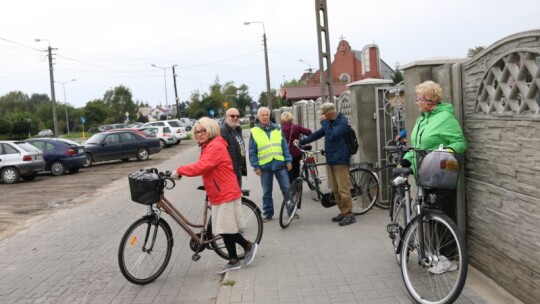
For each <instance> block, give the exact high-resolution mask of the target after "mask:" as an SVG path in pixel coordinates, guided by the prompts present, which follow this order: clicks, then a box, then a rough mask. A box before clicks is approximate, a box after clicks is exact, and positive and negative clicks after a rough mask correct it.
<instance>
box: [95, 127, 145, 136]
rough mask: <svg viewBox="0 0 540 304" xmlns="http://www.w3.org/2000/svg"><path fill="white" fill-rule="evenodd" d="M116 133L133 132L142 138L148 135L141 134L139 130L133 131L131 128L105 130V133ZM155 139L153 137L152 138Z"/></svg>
mask: <svg viewBox="0 0 540 304" xmlns="http://www.w3.org/2000/svg"><path fill="white" fill-rule="evenodd" d="M118 131H133V132H135V133H138V134H139V135H142V136H144V137H148V134H146V133H144V132H142V131H141V130H139V129H133V128H122V129H110V130H107V131H106V132H118ZM154 137H155V136H154Z"/></svg>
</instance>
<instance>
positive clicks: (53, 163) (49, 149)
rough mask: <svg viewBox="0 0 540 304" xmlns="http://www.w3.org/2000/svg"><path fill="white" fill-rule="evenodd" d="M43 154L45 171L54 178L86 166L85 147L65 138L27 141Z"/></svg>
mask: <svg viewBox="0 0 540 304" xmlns="http://www.w3.org/2000/svg"><path fill="white" fill-rule="evenodd" d="M25 141H26V142H27V143H29V144H31V145H32V146H34V147H36V148H38V149H40V150H41V151H42V152H43V158H44V159H45V169H44V171H50V172H51V174H52V175H54V176H60V175H64V174H66V172H67V171H69V172H71V173H75V172H77V171H79V169H80V168H82V167H84V165H85V164H86V155H85V154H84V146H83V145H81V144H78V143H76V142H74V141H71V140H68V139H64V138H31V139H27V140H25Z"/></svg>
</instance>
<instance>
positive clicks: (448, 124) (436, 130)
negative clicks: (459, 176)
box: [404, 102, 467, 171]
mask: <svg viewBox="0 0 540 304" xmlns="http://www.w3.org/2000/svg"><path fill="white" fill-rule="evenodd" d="M409 143H410V145H411V146H412V147H415V148H418V149H423V150H435V149H438V148H439V146H440V145H441V144H442V145H443V146H444V148H451V149H452V150H454V152H456V153H458V154H463V153H465V150H466V149H467V141H466V140H465V137H464V136H463V131H462V130H461V126H460V124H459V122H458V120H457V119H456V116H455V115H454V106H453V105H452V104H449V103H446V102H444V103H440V104H438V105H437V106H436V107H435V109H433V111H431V112H422V113H420V117H418V119H417V120H416V124H415V125H414V128H413V130H412V133H411V140H410V142H409ZM404 158H405V159H406V160H408V161H409V162H410V163H411V164H413V169H414V170H415V171H416V159H414V158H415V154H414V151H409V152H407V154H405V156H404Z"/></svg>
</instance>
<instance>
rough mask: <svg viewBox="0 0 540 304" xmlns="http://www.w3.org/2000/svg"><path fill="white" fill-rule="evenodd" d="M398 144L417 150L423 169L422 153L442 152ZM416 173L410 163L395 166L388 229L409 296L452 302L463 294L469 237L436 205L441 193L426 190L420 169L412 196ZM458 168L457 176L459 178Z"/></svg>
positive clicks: (414, 298) (418, 159)
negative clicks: (413, 199) (408, 164)
mask: <svg viewBox="0 0 540 304" xmlns="http://www.w3.org/2000/svg"><path fill="white" fill-rule="evenodd" d="M400 149H402V151H403V152H407V151H409V150H414V153H415V154H416V156H417V164H418V165H417V167H418V171H419V172H421V173H424V172H422V170H421V168H422V161H423V160H424V158H425V157H426V156H427V155H428V154H429V153H438V152H439V151H425V150H417V149H414V148H410V147H401V148H400ZM445 164H446V163H445ZM447 164H450V162H448V163H447ZM452 165H455V166H457V161H456V164H452ZM458 171H459V170H458ZM412 173H413V169H412V168H401V167H399V168H396V169H394V175H395V176H397V177H396V178H395V180H394V183H393V185H394V191H393V195H392V196H393V199H392V200H391V212H390V217H391V223H390V224H388V226H387V231H388V233H389V236H390V238H391V240H392V244H393V247H394V253H395V255H396V260H397V263H398V264H399V265H400V269H401V274H402V277H403V281H404V283H405V287H406V289H407V292H408V293H409V295H410V296H411V298H412V299H413V300H414V301H415V302H416V303H441V304H442V303H452V302H453V301H455V300H456V299H457V297H458V296H459V295H460V294H461V291H462V290H463V286H464V284H465V280H466V277H467V270H468V259H467V245H466V242H465V238H464V237H463V235H462V234H461V232H460V230H459V229H458V227H457V225H456V223H454V221H452V220H451V219H450V218H449V217H448V216H447V215H445V214H444V213H443V212H442V211H440V210H438V209H435V208H434V205H433V203H434V202H435V201H436V200H437V197H435V196H433V195H426V192H425V189H424V187H426V186H428V185H427V183H425V182H424V181H425V180H426V179H424V178H422V179H421V178H420V176H421V175H420V173H418V172H417V174H416V180H417V185H418V191H417V195H416V200H415V201H414V202H413V201H412V200H411V194H410V192H411V185H410V184H409V181H408V177H409V175H411V174H412ZM458 173H459V172H458ZM458 173H457V174H456V176H455V183H456V184H457V175H458ZM426 175H427V174H426ZM424 177H426V176H424ZM452 178H453V177H452ZM447 181H448V180H447Z"/></svg>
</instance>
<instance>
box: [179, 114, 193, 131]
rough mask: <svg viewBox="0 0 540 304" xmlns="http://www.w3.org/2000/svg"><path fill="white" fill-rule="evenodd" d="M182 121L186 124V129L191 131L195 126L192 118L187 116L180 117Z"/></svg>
mask: <svg viewBox="0 0 540 304" xmlns="http://www.w3.org/2000/svg"><path fill="white" fill-rule="evenodd" d="M180 121H181V122H182V123H183V124H184V128H186V131H190V130H191V128H193V122H191V119H189V118H187V117H182V118H180Z"/></svg>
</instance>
